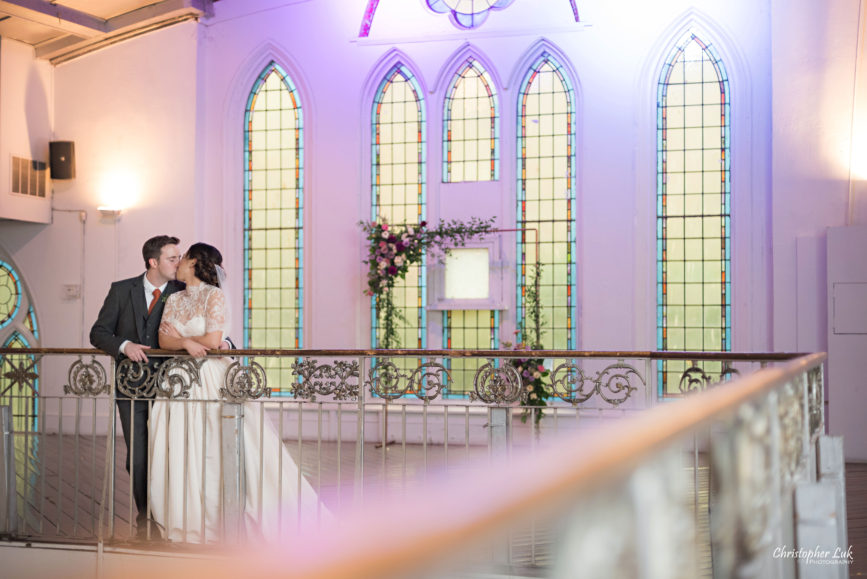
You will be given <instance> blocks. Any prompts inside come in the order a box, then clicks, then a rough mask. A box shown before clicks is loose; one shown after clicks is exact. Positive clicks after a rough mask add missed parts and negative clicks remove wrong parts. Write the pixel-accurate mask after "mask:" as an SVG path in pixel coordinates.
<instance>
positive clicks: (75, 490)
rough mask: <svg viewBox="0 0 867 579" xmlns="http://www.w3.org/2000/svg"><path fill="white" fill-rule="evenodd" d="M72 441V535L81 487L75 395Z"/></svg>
mask: <svg viewBox="0 0 867 579" xmlns="http://www.w3.org/2000/svg"><path fill="white" fill-rule="evenodd" d="M73 437H74V438H73V443H72V446H73V448H74V449H75V450H74V451H73V456H74V459H75V460H74V462H75V476H74V480H75V486H74V488H73V489H72V536H73V537H75V536H77V534H78V491H79V489H80V488H81V478H80V476H79V463H80V462H81V461H80V460H79V458H80V456H81V451H80V446H81V445H80V439H81V397H80V396H76V397H75V426H74V427H73Z"/></svg>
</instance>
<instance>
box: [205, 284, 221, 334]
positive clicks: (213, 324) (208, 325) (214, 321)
mask: <svg viewBox="0 0 867 579" xmlns="http://www.w3.org/2000/svg"><path fill="white" fill-rule="evenodd" d="M225 329H226V296H225V295H224V294H223V290H221V289H220V288H214V291H212V292H210V294H209V295H208V301H207V304H206V305H205V333H206V334H210V333H211V332H216V331H217V330H220V331H222V332H223V333H224V335H225Z"/></svg>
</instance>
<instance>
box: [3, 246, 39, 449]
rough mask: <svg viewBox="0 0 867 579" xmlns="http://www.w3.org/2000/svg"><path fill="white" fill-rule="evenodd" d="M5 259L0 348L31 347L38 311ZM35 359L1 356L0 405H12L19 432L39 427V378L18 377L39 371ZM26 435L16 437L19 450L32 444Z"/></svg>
mask: <svg viewBox="0 0 867 579" xmlns="http://www.w3.org/2000/svg"><path fill="white" fill-rule="evenodd" d="M3 258H4V256H3V255H0V347H2V348H30V347H31V343H30V342H29V341H28V336H32V337H33V338H34V339H35V340H38V339H39V334H38V331H37V324H36V311H35V310H34V309H33V306H32V305H31V302H30V295H29V293H28V292H27V291H26V290H25V288H24V286H23V284H22V283H21V277H20V275H19V273H18V271H17V270H16V268H15V266H14V265H12V262H11V260H9V261H6V260H4V259H3ZM28 331H29V333H28ZM32 347H39V343H38V342H36V343H34V344H33V345H32ZM35 360H36V359H35V358H34V357H33V356H30V355H13V354H5V355H0V406H4V405H6V406H11V408H12V418H13V423H14V428H15V430H17V431H19V432H26V431H33V430H35V429H36V416H37V398H36V391H37V388H38V384H39V381H38V379H34V380H29V379H24V380H23V381H20V380H18V379H17V378H15V376H16V375H17V374H19V371H24V372H25V373H27V372H35V373H37V374H38V370H36V369H33V368H32V365H33V364H34V363H35ZM13 380H14V382H13ZM26 438H27V437H23V436H22V437H20V440H19V438H16V453H18V452H19V451H21V448H24V446H26V445H31V444H32V442H26V443H25V442H23V441H24V440H25V439H26ZM19 442H21V444H19ZM22 445H24V446H22Z"/></svg>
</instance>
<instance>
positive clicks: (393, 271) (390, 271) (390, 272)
mask: <svg viewBox="0 0 867 579" xmlns="http://www.w3.org/2000/svg"><path fill="white" fill-rule="evenodd" d="M396 273H397V268H396V267H394V266H393V265H390V266H388V275H394V274H396Z"/></svg>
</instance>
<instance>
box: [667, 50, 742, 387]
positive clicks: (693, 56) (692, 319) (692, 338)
mask: <svg viewBox="0 0 867 579" xmlns="http://www.w3.org/2000/svg"><path fill="white" fill-rule="evenodd" d="M730 107H731V104H730V99H729V83H728V76H727V75H726V70H725V67H724V66H723V63H722V61H721V60H720V58H719V55H718V54H717V52H716V50H715V49H714V47H713V46H712V45H710V44H708V43H706V42H704V41H703V40H701V39H700V38H699V37H698V36H696V35H695V34H691V33H690V34H687V35H686V36H684V38H682V39H681V40H680V41H679V42H678V43H677V44H676V45H675V47H674V49H673V50H672V51H671V54H670V55H669V57H668V59H667V61H666V63H665V65H664V66H663V67H662V72H661V74H660V78H659V85H658V93H657V229H656V231H657V247H656V251H657V254H656V259H657V290H656V293H657V346H658V348H659V349H660V350H689V351H729V350H731V275H730V272H731V249H730V246H731V243H730V241H731V206H730V197H731V167H730V158H731V154H730V119H731V109H730ZM684 369H685V363H682V362H663V363H661V364H660V375H659V384H660V391H661V392H660V393H661V394H663V395H665V394H672V393H676V392H677V391H678V382H679V380H680V376H681V373H682V372H683V370H684ZM719 370H721V368H710V367H708V368H705V371H710V372H714V371H717V372H718V371H719Z"/></svg>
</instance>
